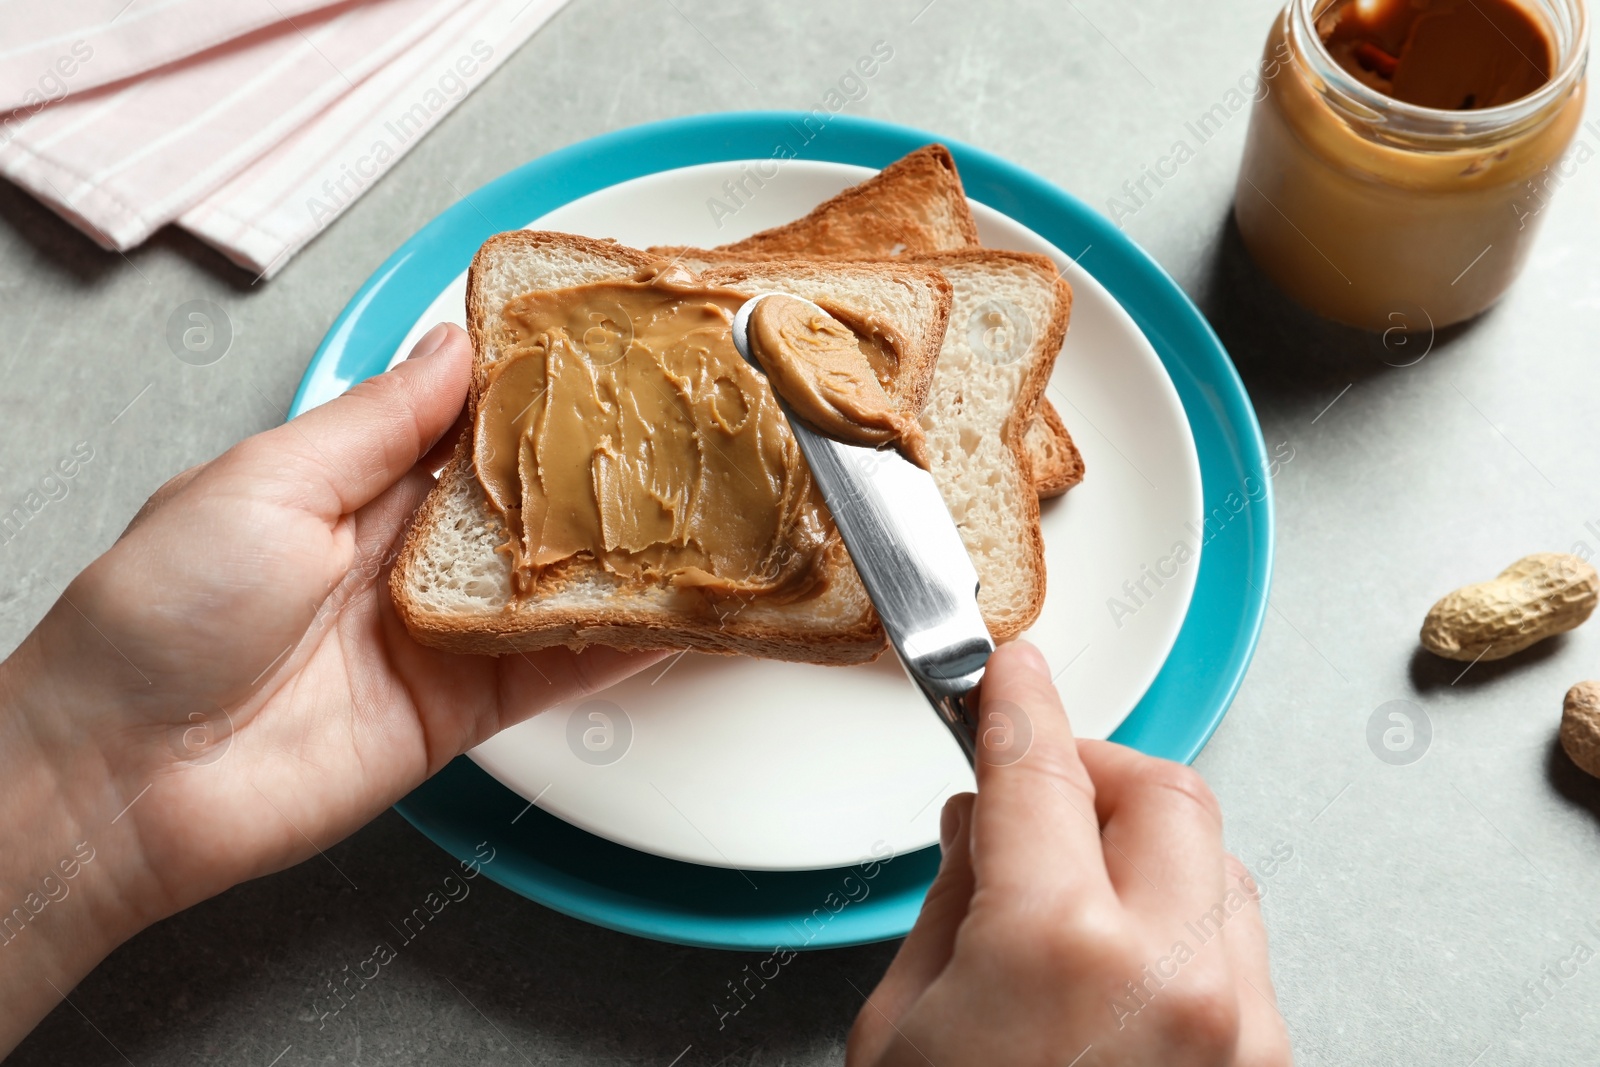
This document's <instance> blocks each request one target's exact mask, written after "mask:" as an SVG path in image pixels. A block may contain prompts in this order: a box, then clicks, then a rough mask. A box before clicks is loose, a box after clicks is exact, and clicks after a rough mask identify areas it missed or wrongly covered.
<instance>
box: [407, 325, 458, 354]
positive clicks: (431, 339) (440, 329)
mask: <svg viewBox="0 0 1600 1067" xmlns="http://www.w3.org/2000/svg"><path fill="white" fill-rule="evenodd" d="M449 336H450V324H449V323H448V322H441V323H440V324H439V325H437V326H435V327H434V328H433V329H431V330H429V331H428V332H427V333H425V334H423V335H422V336H421V337H420V338H418V339H417V343H416V344H415V345H414V346H412V349H411V354H410V355H409V356H407V357H406V358H407V359H425V358H427V357H428V356H431V355H433V354H434V353H435V352H437V351H439V349H441V348H443V347H444V342H445V338H447V337H449Z"/></svg>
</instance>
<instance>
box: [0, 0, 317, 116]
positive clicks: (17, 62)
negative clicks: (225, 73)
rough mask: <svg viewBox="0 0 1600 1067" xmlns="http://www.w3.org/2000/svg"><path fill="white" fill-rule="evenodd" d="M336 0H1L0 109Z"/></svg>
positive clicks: (91, 85) (186, 52) (136, 69)
mask: <svg viewBox="0 0 1600 1067" xmlns="http://www.w3.org/2000/svg"><path fill="white" fill-rule="evenodd" d="M333 3H334V0H224V2H221V3H219V2H218V0H45V2H40V0H0V112H6V111H11V110H13V109H18V108H21V109H26V110H30V111H37V110H38V109H39V108H41V107H43V106H44V105H46V104H48V103H50V102H51V101H53V100H59V99H61V98H62V97H64V96H66V95H67V94H68V93H81V92H83V91H84V90H85V89H95V88H98V87H100V86H102V85H110V84H111V83H112V82H114V81H121V80H122V79H123V78H127V77H131V76H132V75H135V74H143V73H144V72H145V71H147V70H154V69H155V68H157V67H162V66H165V65H167V64H168V63H173V62H176V61H177V60H180V59H183V58H185V57H187V56H192V55H194V54H195V53H197V52H203V51H205V50H206V49H208V48H211V47H212V46H214V45H219V44H221V43H223V42H224V41H231V40H233V39H234V38H236V37H242V36H244V35H245V34H247V33H250V32H251V31H253V30H259V29H262V28H263V27H266V26H271V25H273V24H274V23H279V22H284V21H286V20H289V19H295V18H296V17H297V16H300V15H303V14H305V13H306V12H307V11H314V10H316V9H317V8H319V7H331V6H332V5H333Z"/></svg>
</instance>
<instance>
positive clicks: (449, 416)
mask: <svg viewBox="0 0 1600 1067" xmlns="http://www.w3.org/2000/svg"><path fill="white" fill-rule="evenodd" d="M471 373H472V343H471V342H470V341H469V340H468V338H467V334H466V331H465V330H463V329H461V327H459V326H453V325H450V324H447V323H440V324H439V325H438V326H435V327H434V328H433V329H432V330H429V331H428V333H426V334H425V335H423V337H422V339H421V340H419V341H418V342H417V344H416V347H415V348H413V349H412V351H411V354H410V355H409V356H408V357H407V358H406V360H405V361H404V362H402V363H401V364H399V365H398V366H396V367H395V368H394V369H393V370H389V371H386V372H384V373H383V374H379V375H377V376H375V377H372V378H368V379H367V380H366V381H364V382H361V383H360V384H358V385H357V386H355V388H353V389H351V390H350V391H349V392H347V393H345V394H344V395H343V396H340V397H337V398H336V399H334V400H330V401H329V402H328V403H326V404H323V405H321V406H320V407H315V408H312V409H311V410H310V411H307V412H305V413H304V414H302V415H300V416H298V417H296V418H294V419H291V420H290V421H288V422H286V423H284V424H283V425H282V426H278V427H275V428H273V429H271V430H268V431H267V432H265V433H261V434H257V435H256V436H255V437H252V438H249V439H247V440H246V441H244V442H242V443H241V444H240V445H239V446H237V447H236V448H235V449H234V453H235V454H234V455H231V456H230V457H229V460H230V461H231V462H230V463H229V464H228V466H230V467H233V466H236V465H242V466H244V467H245V469H246V470H247V471H248V473H249V474H250V475H251V477H252V479H253V480H256V482H257V484H258V485H260V486H262V487H263V488H268V487H273V486H275V487H277V488H278V489H279V490H281V491H282V492H283V493H284V494H285V495H287V496H289V497H291V498H292V502H293V503H295V504H298V505H300V506H303V507H305V508H306V509H307V510H310V511H312V512H313V513H315V514H318V515H320V516H321V517H323V518H326V519H327V520H328V521H329V522H332V521H334V520H336V519H338V518H339V516H341V515H347V514H349V513H350V512H353V511H355V510H356V509H358V508H360V507H362V506H363V505H365V504H367V503H368V502H370V501H371V500H373V499H374V498H375V497H377V496H378V494H379V493H381V492H383V491H384V490H385V489H387V488H388V487H389V486H391V485H393V484H394V483H395V482H396V481H398V480H399V479H400V478H401V477H403V476H404V475H405V474H406V473H407V472H408V471H410V470H411V469H412V468H413V467H414V466H416V464H417V462H418V461H419V460H421V459H422V458H423V457H424V456H426V455H427V454H428V451H429V450H430V449H431V448H432V447H433V446H434V444H435V443H437V442H438V441H439V439H440V438H441V437H442V436H443V435H444V434H445V432H446V431H447V430H449V429H450V427H451V425H452V423H454V422H455V419H456V416H457V415H458V414H459V413H460V411H461V408H462V404H463V403H464V402H465V400H466V395H467V383H468V381H469V380H470V378H471Z"/></svg>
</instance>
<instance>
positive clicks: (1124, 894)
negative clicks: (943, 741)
mask: <svg viewBox="0 0 1600 1067" xmlns="http://www.w3.org/2000/svg"><path fill="white" fill-rule="evenodd" d="M982 725H983V730H982V735H983V738H982V739H988V740H1004V741H1007V742H1008V744H1006V745H1003V746H1000V747H995V746H992V745H989V744H980V751H979V765H978V782H979V791H978V794H977V796H976V797H974V796H973V795H972V794H970V793H967V794H962V795H961V796H957V797H953V798H951V800H950V801H949V803H948V804H946V806H945V810H944V820H943V824H942V828H941V829H942V833H941V840H942V843H943V847H944V862H943V865H942V866H941V867H940V870H939V875H938V878H937V879H936V880H935V881H934V884H933V887H932V889H930V890H929V893H928V898H927V902H926V903H925V904H924V905H923V909H922V914H921V916H920V917H919V918H918V920H917V924H916V927H915V928H914V929H913V930H912V931H911V934H910V936H909V937H907V938H906V941H905V944H904V945H903V946H902V948H901V949H900V953H899V955H898V956H896V957H895V960H894V962H893V964H891V965H890V968H889V971H888V973H887V974H886V975H884V978H883V981H882V982H881V983H880V984H879V985H878V988H877V989H876V990H875V991H874V992H873V994H872V996H871V997H870V998H869V999H868V1001H867V1003H866V1005H865V1006H864V1007H863V1008H862V1009H861V1014H860V1015H859V1016H858V1017H857V1019H856V1025H855V1029H854V1030H853V1031H852V1032H851V1034H850V1044H849V1051H848V1055H847V1060H848V1061H849V1063H851V1064H853V1065H860V1067H867V1065H880V1064H881V1065H890V1064H895V1065H902V1064H903V1065H908V1067H911V1065H922V1067H925V1065H926V1064H929V1063H934V1064H938V1067H961V1065H964V1064H971V1065H975V1067H977V1065H989V1064H999V1063H1003V1064H1010V1065H1034V1064H1037V1065H1040V1067H1044V1065H1047V1064H1048V1065H1051V1067H1068V1065H1076V1067H1092V1065H1095V1064H1107V1065H1109V1064H1116V1065H1118V1067H1146V1065H1148V1067H1284V1065H1287V1064H1288V1063H1289V1062H1290V1053H1289V1042H1288V1036H1287V1033H1286V1031H1285V1029H1284V1025H1283V1020H1282V1018H1281V1017H1280V1016H1279V1015H1278V1011H1277V1005H1276V1000H1275V995H1274V993H1273V989H1272V978H1271V974H1270V972H1269V970H1268V967H1267V941H1266V933H1265V931H1264V930H1263V928H1262V925H1261V913H1260V910H1259V907H1258V906H1257V900H1256V893H1255V883H1254V882H1253V880H1252V879H1251V878H1250V875H1249V873H1248V872H1247V871H1246V870H1245V869H1244V867H1243V865H1242V864H1240V863H1239V861H1238V860H1236V859H1234V858H1233V857H1232V856H1230V855H1228V854H1227V853H1226V852H1224V851H1223V847H1222V818H1221V812H1220V811H1219V809H1218V807H1217V802H1216V800H1215V798H1214V797H1213V796H1212V795H1211V791H1210V790H1209V789H1207V788H1206V785H1205V783H1204V781H1202V780H1201V778H1200V776H1199V775H1198V774H1196V773H1195V772H1193V771H1191V770H1190V769H1189V768H1187V767H1183V766H1180V765H1178V764H1175V763H1170V762H1168V761H1166V760H1158V759H1153V758H1151V757H1148V756H1142V755H1140V754H1139V753H1137V752H1134V751H1133V750H1131V749H1128V748H1124V747H1122V746H1120V745H1114V744H1110V743H1108V742H1102V741H1081V742H1080V741H1074V739H1073V737H1072V731H1071V727H1070V726H1069V725H1068V722H1067V717H1066V715H1065V713H1064V712H1063V711H1062V708H1061V701H1060V698H1059V697H1058V696H1057V695H1056V692H1055V689H1054V687H1053V686H1052V685H1051V683H1050V675H1049V671H1048V669H1047V668H1046V666H1045V662H1044V658H1043V657H1042V656H1040V654H1039V652H1038V650H1037V649H1034V648H1033V647H1032V646H1029V645H1026V644H1023V643H1021V642H1017V643H1013V644H1011V645H1007V646H1005V647H1002V648H1001V649H1000V650H999V651H997V652H996V653H995V654H994V656H993V657H992V658H991V659H990V661H989V668H988V671H987V673H986V675H985V678H984V683H983V722H982ZM1030 732H1031V744H1028V745H1026V751H1025V753H1024V754H1022V755H1021V756H1020V758H1017V753H1016V752H1015V749H1016V748H1020V747H1024V746H1022V745H1021V744H1019V743H1018V742H1017V740H1016V739H1017V738H1019V737H1027V736H1029V734H1030ZM982 739H981V740H982Z"/></svg>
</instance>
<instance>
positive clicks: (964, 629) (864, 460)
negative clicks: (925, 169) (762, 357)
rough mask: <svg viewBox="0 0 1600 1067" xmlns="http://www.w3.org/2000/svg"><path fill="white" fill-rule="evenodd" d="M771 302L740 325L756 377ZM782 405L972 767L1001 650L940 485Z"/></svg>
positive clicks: (865, 577) (737, 331)
mask: <svg viewBox="0 0 1600 1067" xmlns="http://www.w3.org/2000/svg"><path fill="white" fill-rule="evenodd" d="M773 295H777V294H774V293H758V294H757V295H756V296H754V297H752V298H751V299H749V300H747V301H745V303H744V304H743V305H742V306H741V307H740V308H739V310H738V312H737V313H736V314H735V315H734V318H733V344H734V347H735V348H736V349H738V351H739V355H740V356H742V357H743V358H744V359H745V361H746V362H748V363H749V364H750V365H751V366H753V367H755V368H756V370H757V371H761V369H762V368H761V364H760V362H759V361H758V360H757V359H756V358H755V355H754V353H753V352H751V350H750V339H749V325H750V313H751V311H752V310H754V308H755V306H756V304H758V303H760V302H761V300H763V299H764V298H766V297H768V296H773ZM783 295H786V296H790V297H792V298H793V299H801V298H799V297H794V296H793V294H783ZM806 303H811V302H810V301H806ZM812 306H813V307H816V305H815V304H812ZM817 310H818V311H819V312H820V311H822V309H821V308H818V309H817ZM778 404H779V406H780V407H781V408H782V409H783V413H784V415H785V416H786V417H787V418H788V420H789V425H790V428H791V429H792V430H793V431H794V436H795V440H796V441H797V442H798V443H799V445H800V451H801V454H803V455H804V456H805V457H806V462H807V463H808V464H809V465H810V467H811V476H812V477H813V478H815V479H816V482H817V487H818V488H819V489H821V491H822V499H823V500H824V501H826V502H827V505H828V510H829V511H831V512H832V513H833V521H834V525H836V526H837V527H838V528H839V536H841V537H842V538H844V544H845V547H846V548H847V549H849V551H850V559H851V561H852V562H854V563H855V567H856V572H857V573H858V574H860V575H861V583H862V585H864V586H865V587H866V590H867V595H868V596H869V597H871V598H872V606H873V607H875V608H876V609H877V610H878V617H879V618H880V619H882V620H883V628H884V630H885V631H886V632H887V633H888V635H889V643H890V644H891V645H893V646H894V651H895V655H896V656H898V657H899V659H900V663H901V665H902V666H903V667H904V668H905V671H906V673H907V674H908V675H910V676H911V680H912V681H914V682H915V683H916V684H917V687H918V688H919V689H921V690H922V694H923V695H924V696H925V697H927V699H928V703H929V704H931V705H932V706H933V710H934V711H935V712H937V713H938V715H939V719H940V721H941V722H943V723H944V724H945V726H946V727H947V728H948V729H949V730H950V733H951V735H952V736H953V737H954V738H955V739H956V743H957V744H959V745H960V746H961V751H962V752H963V753H964V754H965V755H966V757H967V762H968V763H969V764H970V763H973V762H974V761H975V760H976V758H977V732H978V684H979V682H981V681H982V680H983V671H984V667H985V665H986V664H987V663H988V660H989V654H990V653H991V652H993V651H994V641H993V640H992V639H991V638H990V636H989V628H988V626H987V625H985V623H984V621H983V615H982V614H981V613H980V612H979V611H978V571H977V568H975V567H974V566H973V565H972V558H971V557H970V556H969V555H967V546H966V545H965V544H964V543H963V542H962V540H961V533H960V531H959V530H957V529H956V524H955V520H954V519H952V518H951V517H950V510H949V508H948V507H946V506H945V502H944V497H943V496H941V495H940V493H939V487H938V486H937V485H936V484H935V483H934V480H933V475H931V474H929V473H928V472H927V471H925V470H923V469H922V468H921V467H918V466H917V465H916V464H914V463H912V462H911V461H910V460H908V459H906V458H905V457H904V456H902V455H901V454H900V453H899V452H898V451H896V450H895V449H893V448H869V447H865V446H862V445H853V444H846V443H845V442H843V441H837V440H835V439H833V438H831V437H826V436H824V435H822V434H820V433H818V432H817V431H816V430H814V429H812V428H811V427H810V426H809V425H808V424H807V423H806V422H804V421H803V420H802V419H800V418H798V417H797V416H796V415H795V414H794V412H793V411H792V410H791V409H790V407H789V405H788V404H787V403H786V402H785V401H784V400H783V398H782V397H781V396H780V397H779V398H778Z"/></svg>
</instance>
